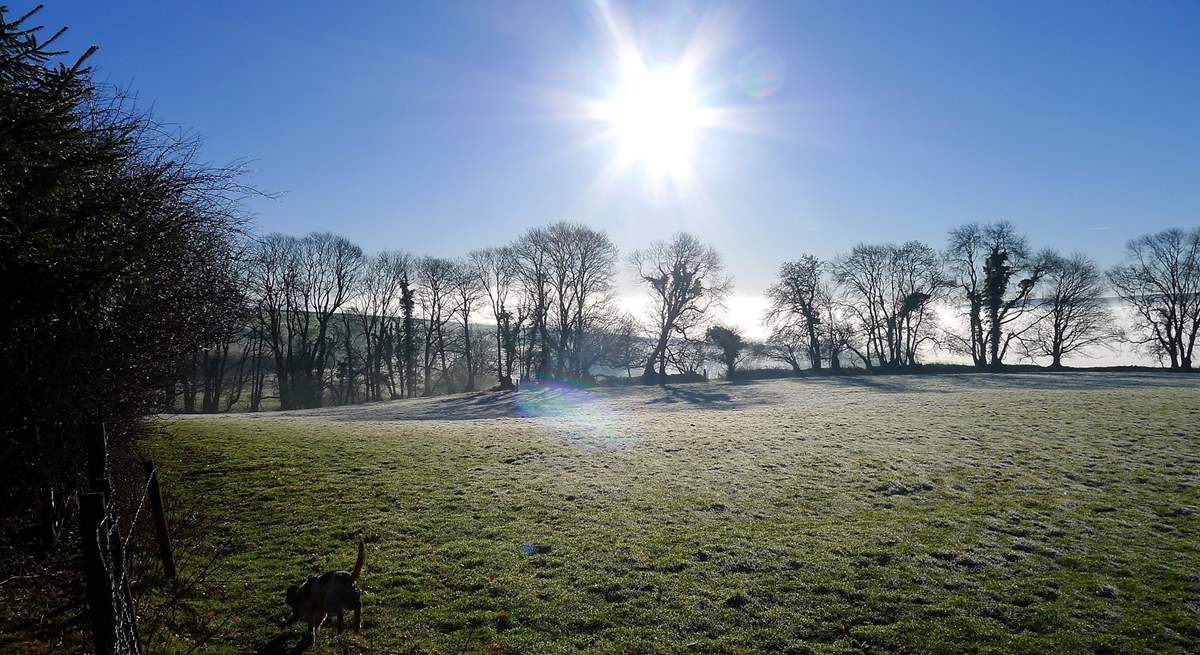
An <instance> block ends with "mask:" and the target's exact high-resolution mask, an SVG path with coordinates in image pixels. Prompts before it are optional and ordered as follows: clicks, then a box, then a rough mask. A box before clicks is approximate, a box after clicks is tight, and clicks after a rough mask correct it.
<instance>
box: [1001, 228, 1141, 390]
mask: <svg viewBox="0 0 1200 655" xmlns="http://www.w3.org/2000/svg"><path fill="white" fill-rule="evenodd" d="M1043 258H1044V262H1045V266H1046V274H1045V276H1044V277H1043V278H1042V288H1043V289H1044V290H1045V292H1044V293H1043V294H1042V296H1041V298H1039V299H1038V300H1037V301H1036V303H1035V304H1036V305H1037V310H1036V311H1037V312H1039V313H1040V314H1041V315H1040V316H1037V317H1035V318H1034V319H1033V321H1032V325H1031V328H1032V329H1030V330H1028V331H1027V332H1026V333H1025V335H1023V336H1022V337H1021V343H1022V346H1023V348H1024V350H1025V354H1026V355H1027V356H1028V357H1030V358H1035V357H1049V358H1050V368H1054V369H1059V368H1062V358H1063V357H1065V356H1067V355H1071V354H1073V353H1078V352H1081V351H1084V350H1086V349H1088V348H1090V347H1092V346H1096V345H1101V344H1104V343H1105V342H1107V341H1110V340H1112V339H1115V338H1117V336H1118V334H1119V332H1118V330H1117V329H1116V328H1115V321H1114V319H1113V315H1112V312H1110V311H1109V309H1108V305H1107V304H1106V303H1105V302H1104V278H1103V275H1102V274H1101V273H1100V269H1099V268H1097V267H1096V263H1095V262H1094V261H1092V259H1091V258H1090V257H1088V256H1087V255H1084V254H1081V253H1075V254H1073V255H1071V256H1069V257H1064V256H1061V255H1059V254H1058V253H1049V252H1048V253H1045V254H1044V255H1043Z"/></svg>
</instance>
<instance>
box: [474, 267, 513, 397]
mask: <svg viewBox="0 0 1200 655" xmlns="http://www.w3.org/2000/svg"><path fill="white" fill-rule="evenodd" d="M468 260H469V262H470V264H471V266H472V268H473V269H474V274H475V276H476V278H477V279H478V280H479V285H480V287H481V288H482V289H483V291H484V293H485V294H487V298H488V302H489V304H490V305H491V308H492V318H493V319H494V320H495V321H496V334H495V336H496V381H497V383H498V384H499V385H500V388H501V389H511V388H512V387H513V380H512V370H513V362H512V355H513V354H514V353H515V349H513V350H509V349H506V348H505V344H506V342H507V341H509V340H511V338H512V335H511V334H510V332H511V330H512V323H513V313H512V311H511V308H510V307H509V296H510V295H511V294H512V292H513V286H514V284H515V282H516V276H517V268H516V260H515V258H514V256H513V251H512V249H511V248H488V249H485V250H476V251H473V252H472V253H470V254H469V255H468ZM506 355H508V359H507V361H506V357H505V356H506Z"/></svg>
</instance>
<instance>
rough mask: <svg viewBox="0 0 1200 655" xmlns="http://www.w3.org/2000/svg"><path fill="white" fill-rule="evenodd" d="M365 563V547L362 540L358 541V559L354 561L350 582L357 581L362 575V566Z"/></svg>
mask: <svg viewBox="0 0 1200 655" xmlns="http://www.w3.org/2000/svg"><path fill="white" fill-rule="evenodd" d="M366 563H367V546H366V544H364V543H363V540H362V539H359V540H358V559H356V560H354V571H353V572H351V573H350V582H356V581H358V576H359V575H362V570H363V565H364V564H366Z"/></svg>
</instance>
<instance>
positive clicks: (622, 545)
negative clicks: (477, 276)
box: [153, 376, 1200, 653]
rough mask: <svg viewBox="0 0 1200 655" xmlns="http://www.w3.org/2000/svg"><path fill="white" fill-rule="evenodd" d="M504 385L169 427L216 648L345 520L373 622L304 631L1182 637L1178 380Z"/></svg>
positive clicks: (1199, 424)
mask: <svg viewBox="0 0 1200 655" xmlns="http://www.w3.org/2000/svg"><path fill="white" fill-rule="evenodd" d="M1029 377H1030V379H1038V378H1037V377H1036V376H1029ZM1045 379H1048V380H1049V379H1056V378H1045ZM1057 379H1059V380H1062V379H1071V378H1057ZM1108 379H1110V380H1112V379H1114V378H1108ZM864 385H865V386H864ZM1092 387H1099V388H1092ZM522 393H525V394H526V398H527V400H523V401H522V402H520V403H518V409H521V410H523V412H524V413H532V414H540V415H543V416H540V417H537V418H517V417H509V418H486V419H480V420H462V421H430V420H421V421H412V420H410V421H403V420H391V419H398V418H405V412H406V411H410V412H411V413H412V415H411V416H409V418H430V417H432V416H437V415H439V413H438V411H436V410H437V409H438V408H439V407H441V408H442V409H447V408H450V407H451V405H449V404H443V405H430V402H431V401H411V402H410V401H403V402H400V403H390V404H386V405H378V406H375V407H374V408H373V409H368V410H365V411H364V412H362V413H360V414H357V415H354V414H347V413H342V414H338V413H336V412H331V413H328V414H327V415H326V418H321V415H320V413H319V412H318V413H311V414H309V415H306V416H302V417H284V416H280V415H275V416H269V415H266V416H259V417H253V418H217V419H199V420H184V421H179V422H177V423H175V424H173V425H172V426H171V427H170V428H169V433H170V435H171V438H169V439H163V440H161V441H159V442H157V443H155V444H154V445H153V451H154V453H155V456H156V458H157V460H158V461H159V464H160V466H161V467H162V468H163V470H164V482H165V484H166V489H167V491H168V493H169V494H171V495H172V497H173V504H175V505H176V506H177V512H178V519H177V524H179V525H183V526H187V525H192V524H193V522H194V521H195V517H196V516H197V515H198V516H200V517H201V519H200V520H199V522H198V524H204V525H205V534H204V535H203V538H204V539H205V540H206V541H207V542H208V543H215V542H217V541H219V540H225V539H228V540H231V541H232V543H234V544H235V545H236V546H237V550H236V552H235V553H234V554H232V555H230V556H229V557H227V558H226V559H225V560H224V561H223V562H222V563H221V566H220V569H219V570H218V571H216V572H215V573H214V575H213V577H214V580H217V581H222V584H220V585H216V584H214V585H213V587H212V589H210V591H211V593H212V596H211V600H210V601H208V602H210V603H211V608H212V610H213V611H214V612H216V613H217V614H218V615H220V614H222V613H226V612H230V611H232V612H234V613H235V616H237V617H238V623H237V624H236V625H235V624H230V625H229V626H227V628H226V629H225V631H224V632H223V633H222V636H221V638H220V639H221V642H220V643H221V644H223V648H225V649H227V651H228V652H245V649H246V644H247V643H252V644H261V643H264V642H266V641H267V640H269V639H271V638H272V637H275V636H276V635H278V634H280V632H281V628H280V627H279V620H280V619H281V618H282V617H283V616H284V607H283V603H282V590H283V589H284V588H285V586H286V585H287V584H290V583H292V582H295V581H299V579H300V578H302V577H303V576H304V575H307V574H308V573H310V572H316V571H319V570H324V569H328V568H337V567H341V568H345V567H348V566H349V565H350V564H351V563H352V561H353V556H354V545H353V538H354V535H355V534H356V533H358V532H359V531H361V532H362V533H363V534H365V535H366V537H367V540H368V548H369V554H368V563H367V572H366V574H365V576H364V581H365V583H366V585H367V587H368V590H369V593H368V595H367V597H366V609H365V629H364V634H363V635H362V636H361V637H350V636H347V637H341V638H335V636H334V634H333V632H332V630H327V631H325V632H323V635H322V638H321V639H320V640H319V641H318V645H317V646H316V647H315V648H314V649H313V651H311V652H317V653H331V652H440V653H457V652H512V653H566V652H598V653H610V652H611V653H625V652H638V653H648V652H697V653H705V652H710V653H728V652H758V651H780V652H796V653H805V652H818V653H839V652H923V653H963V652H995V653H1021V652H1027V653H1045V652H1051V651H1057V652H1080V653H1090V652H1101V653H1102V652H1113V653H1117V652H1120V653H1130V652H1154V651H1157V652H1187V651H1192V652H1195V650H1196V649H1197V648H1200V628H1198V627H1197V626H1198V625H1200V605H1198V603H1200V573H1198V572H1200V515H1198V514H1200V510H1198V509H1197V506H1198V505H1200V484H1198V483H1200V473H1198V471H1200V387H1198V386H1197V384H1196V381H1195V380H1183V381H1179V379H1177V378H1169V377H1165V376H1164V377H1153V376H1150V377H1138V378H1130V379H1128V380H1125V379H1122V381H1120V382H1113V383H1109V382H1106V383H1104V384H1102V385H1093V384H1092V383H1091V382H1085V383H1083V384H1079V385H1073V384H1066V385H1062V384H1057V383H1056V384H1048V385H1042V384H1040V383H1027V382H1023V381H1022V380H1021V379H1020V378H1016V377H1013V378H1007V379H1003V380H1001V379H999V378H993V377H990V376H943V377H941V378H937V379H934V380H930V379H924V380H913V381H907V380H904V379H899V378H897V379H889V380H887V381H881V382H871V381H855V382H840V381H836V380H834V381H805V382H793V381H778V382H762V383H754V384H749V385H701V386H694V387H680V388H677V389H674V390H670V391H666V392H663V391H659V390H657V389H646V390H643V389H632V390H620V391H614V392H608V393H607V394H606V395H604V396H603V397H599V398H592V397H590V396H588V395H587V394H574V393H565V394H556V393H551V394H547V393H545V392H538V393H529V392H522ZM442 402H443V403H457V405H453V406H454V407H457V408H459V409H460V410H464V408H468V409H469V408H474V409H475V410H479V409H480V408H485V410H486V411H479V412H476V413H472V412H471V411H460V412H459V414H458V415H462V416H473V415H486V416H491V415H493V414H494V415H497V416H501V417H503V416H506V415H509V414H510V413H511V412H510V411H509V404H508V401H507V400H506V399H504V398H500V397H494V396H486V395H481V396H472V397H460V398H458V399H449V400H446V401H442ZM431 407H432V409H431ZM495 407H500V408H501V411H497V412H492V411H490V408H495ZM330 417H332V418H330ZM385 417H386V418H387V419H389V420H386V421H374V420H371V419H380V418H385ZM194 530H195V529H194V528H187V527H184V528H182V529H181V530H180V532H182V534H177V540H179V541H180V542H181V543H187V542H189V541H190V542H194V541H196V540H197V539H198V538H199V537H200V535H199V534H198V533H190V534H189V532H193V531H194ZM525 543H536V544H546V545H549V546H552V548H553V550H552V551H551V552H549V553H545V554H538V555H532V556H525V555H522V553H521V545H522V544H525ZM184 559H185V561H184V566H185V568H186V567H187V566H189V565H191V566H194V565H195V563H194V562H193V561H192V560H190V559H189V558H187V557H186V555H185V557H184ZM291 635H292V642H294V641H295V640H296V638H297V637H298V636H299V630H298V629H294V630H293V631H292V633H291Z"/></svg>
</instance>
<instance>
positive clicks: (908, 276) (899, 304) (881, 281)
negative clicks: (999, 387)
mask: <svg viewBox="0 0 1200 655" xmlns="http://www.w3.org/2000/svg"><path fill="white" fill-rule="evenodd" d="M834 274H835V277H836V278H837V281H838V283H839V284H840V285H842V286H843V287H844V289H845V300H844V305H843V307H844V309H845V311H846V312H847V314H848V315H849V316H850V317H851V319H852V320H853V321H854V322H855V323H856V328H855V332H857V333H858V334H859V335H860V338H861V339H862V343H863V346H862V350H859V348H858V347H856V346H854V345H852V344H851V343H850V341H849V339H841V338H839V340H838V343H839V344H840V345H844V346H846V347H847V348H849V349H851V350H854V351H855V354H857V355H858V356H859V358H860V359H862V360H863V362H864V365H865V366H866V367H867V368H871V367H872V366H873V365H874V364H875V363H878V364H879V365H881V366H884V367H901V366H912V365H914V364H916V363H917V354H918V352H919V350H920V348H921V346H922V345H923V344H925V343H926V342H928V341H930V340H932V339H933V335H934V331H933V327H934V323H935V322H936V318H935V316H934V314H933V309H932V304H933V303H932V301H933V300H935V299H936V298H937V297H938V295H939V294H940V293H941V290H942V289H943V288H944V287H945V284H944V282H943V275H942V267H941V261H940V259H939V258H938V255H937V252H936V251H934V250H933V248H931V247H929V246H928V245H926V244H924V243H921V242H919V241H909V242H907V243H903V244H900V245H895V244H886V245H882V246H875V245H866V244H859V245H857V246H855V247H854V248H853V249H851V250H850V252H849V254H847V255H845V256H843V257H840V258H839V259H838V261H837V262H836V263H835V265H834ZM841 336H846V335H844V334H843V335H841Z"/></svg>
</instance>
